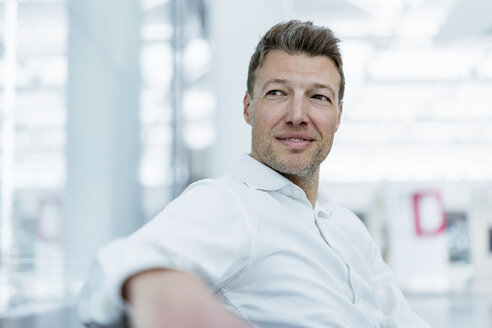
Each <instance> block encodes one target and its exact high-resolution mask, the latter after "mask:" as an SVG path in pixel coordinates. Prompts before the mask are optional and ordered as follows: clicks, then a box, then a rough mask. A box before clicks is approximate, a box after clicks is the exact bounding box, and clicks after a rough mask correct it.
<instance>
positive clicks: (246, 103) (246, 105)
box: [243, 91, 251, 125]
mask: <svg viewBox="0 0 492 328" xmlns="http://www.w3.org/2000/svg"><path fill="white" fill-rule="evenodd" d="M250 109H251V97H250V95H249V92H248V91H246V93H245V94H244V99H243V116H244V120H245V121H246V123H248V124H249V125H251V114H250Z"/></svg>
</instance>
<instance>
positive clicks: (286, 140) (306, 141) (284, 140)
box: [276, 133, 315, 149]
mask: <svg viewBox="0 0 492 328" xmlns="http://www.w3.org/2000/svg"><path fill="white" fill-rule="evenodd" d="M276 139H277V140H278V141H279V142H280V143H281V144H283V145H284V146H286V147H288V148H293V149H304V148H307V147H309V145H310V144H311V142H313V141H314V140H315V139H313V138H311V137H310V136H309V135H307V134H303V133H282V134H280V135H278V136H277V137H276Z"/></svg>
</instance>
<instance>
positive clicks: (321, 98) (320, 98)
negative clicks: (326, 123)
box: [312, 94, 332, 103]
mask: <svg viewBox="0 0 492 328" xmlns="http://www.w3.org/2000/svg"><path fill="white" fill-rule="evenodd" d="M312 98H314V99H316V100H320V101H328V102H329V103H331V102H332V101H331V99H330V98H328V97H327V96H323V95H320V94H318V95H314V96H313V97H312Z"/></svg>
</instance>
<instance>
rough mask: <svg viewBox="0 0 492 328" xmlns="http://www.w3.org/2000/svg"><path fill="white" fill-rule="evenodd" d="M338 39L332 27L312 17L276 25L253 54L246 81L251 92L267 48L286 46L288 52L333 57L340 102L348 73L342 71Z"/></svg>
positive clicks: (284, 47) (283, 48)
mask: <svg viewBox="0 0 492 328" xmlns="http://www.w3.org/2000/svg"><path fill="white" fill-rule="evenodd" d="M339 42H340V40H339V39H338V38H336V37H335V35H334V34H333V32H332V31H331V30H330V29H329V28H327V27H322V26H317V25H313V23H312V22H309V21H308V22H301V21H298V20H290V21H288V22H284V23H279V24H277V25H275V26H273V27H272V28H271V29H270V30H269V31H268V32H266V33H265V35H264V36H263V37H262V38H261V40H260V42H259V43H258V45H257V46H256V50H255V52H254V53H253V55H252V56H251V60H250V62H249V69H248V81H247V87H248V92H249V94H250V95H253V87H254V84H255V79H256V70H257V69H258V67H261V65H262V64H263V61H264V59H265V56H266V55H267V54H268V52H269V51H271V50H283V51H285V52H287V53H289V54H306V55H308V56H312V57H314V56H326V57H328V58H330V59H331V60H332V61H333V62H334V63H335V66H336V67H337V70H338V73H339V74H340V87H339V92H338V102H339V103H340V102H341V101H342V99H343V94H344V91H345V76H344V74H343V63H342V55H341V54H340V48H339V46H338V44H339Z"/></svg>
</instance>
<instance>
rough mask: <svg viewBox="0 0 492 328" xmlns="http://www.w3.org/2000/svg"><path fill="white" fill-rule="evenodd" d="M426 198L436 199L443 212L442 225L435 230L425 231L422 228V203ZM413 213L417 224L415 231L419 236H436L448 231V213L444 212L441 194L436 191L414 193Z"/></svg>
mask: <svg viewBox="0 0 492 328" xmlns="http://www.w3.org/2000/svg"><path fill="white" fill-rule="evenodd" d="M424 197H432V198H435V200H436V202H437V203H438V204H439V208H440V210H441V215H442V220H441V224H440V225H439V226H438V227H437V228H436V229H433V230H424V229H423V228H422V221H421V216H420V201H421V200H422V199H423V198H424ZM412 198H413V213H414V222H415V231H416V233H417V236H422V237H427V236H435V235H438V234H440V233H441V232H443V231H444V229H446V221H447V218H446V212H445V211H444V204H443V202H442V197H441V194H440V193H439V192H438V191H436V190H425V191H418V192H415V193H413V196H412Z"/></svg>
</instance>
